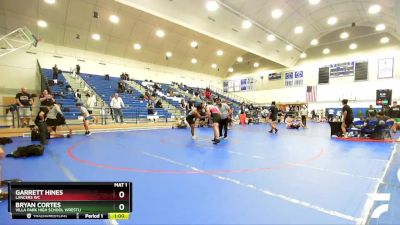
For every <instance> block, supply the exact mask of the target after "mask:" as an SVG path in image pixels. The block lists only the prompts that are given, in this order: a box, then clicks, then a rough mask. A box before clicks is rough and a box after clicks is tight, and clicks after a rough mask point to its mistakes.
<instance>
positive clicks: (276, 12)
mask: <svg viewBox="0 0 400 225" xmlns="http://www.w3.org/2000/svg"><path fill="white" fill-rule="evenodd" d="M282 14H283V13H282V10H280V9H274V10H272V12H271V16H272V18H274V19H279V18H280V17H281V16H282Z"/></svg>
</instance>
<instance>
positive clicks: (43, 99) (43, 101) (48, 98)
mask: <svg viewBox="0 0 400 225" xmlns="http://www.w3.org/2000/svg"><path fill="white" fill-rule="evenodd" d="M39 100H40V106H49V105H52V104H53V103H54V102H55V100H54V98H53V96H52V95H51V94H49V92H48V91H47V90H43V92H42V94H41V95H40V96H39Z"/></svg>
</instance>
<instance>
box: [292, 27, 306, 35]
mask: <svg viewBox="0 0 400 225" xmlns="http://www.w3.org/2000/svg"><path fill="white" fill-rule="evenodd" d="M303 30H304V29H303V27H302V26H297V27H295V28H294V33H295V34H301V33H303Z"/></svg>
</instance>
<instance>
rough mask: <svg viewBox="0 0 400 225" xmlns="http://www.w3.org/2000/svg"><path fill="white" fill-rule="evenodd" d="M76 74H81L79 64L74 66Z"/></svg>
mask: <svg viewBox="0 0 400 225" xmlns="http://www.w3.org/2000/svg"><path fill="white" fill-rule="evenodd" d="M76 74H78V75H79V74H81V66H80V65H79V64H77V65H76Z"/></svg>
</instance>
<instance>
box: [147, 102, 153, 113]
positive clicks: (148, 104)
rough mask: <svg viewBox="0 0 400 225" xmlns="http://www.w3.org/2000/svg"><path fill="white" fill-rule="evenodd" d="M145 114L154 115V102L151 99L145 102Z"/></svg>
mask: <svg viewBox="0 0 400 225" xmlns="http://www.w3.org/2000/svg"><path fill="white" fill-rule="evenodd" d="M147 114H149V115H154V103H153V100H151V99H150V100H149V101H148V103H147Z"/></svg>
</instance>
